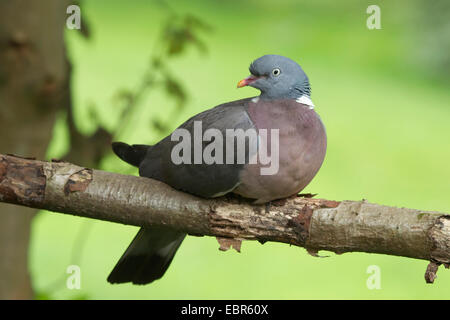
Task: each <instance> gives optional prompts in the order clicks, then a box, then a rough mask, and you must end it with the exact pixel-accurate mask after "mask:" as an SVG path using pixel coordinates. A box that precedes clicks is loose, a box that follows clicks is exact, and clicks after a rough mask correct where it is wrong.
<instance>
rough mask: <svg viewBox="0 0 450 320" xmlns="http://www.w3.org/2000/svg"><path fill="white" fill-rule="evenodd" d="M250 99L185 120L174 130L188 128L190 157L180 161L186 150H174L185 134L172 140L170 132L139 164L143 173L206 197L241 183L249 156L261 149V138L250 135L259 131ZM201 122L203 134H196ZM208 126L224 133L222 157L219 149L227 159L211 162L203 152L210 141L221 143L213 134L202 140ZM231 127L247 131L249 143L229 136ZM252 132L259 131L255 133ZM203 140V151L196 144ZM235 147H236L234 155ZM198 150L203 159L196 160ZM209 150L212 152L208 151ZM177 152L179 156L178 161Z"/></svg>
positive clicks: (230, 189)
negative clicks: (257, 145)
mask: <svg viewBox="0 0 450 320" xmlns="http://www.w3.org/2000/svg"><path fill="white" fill-rule="evenodd" d="M249 101H250V99H244V100H239V101H235V102H230V103H227V104H224V105H219V106H217V107H215V108H213V109H209V110H206V111H204V112H202V113H200V114H198V115H196V116H194V117H192V118H191V119H189V120H188V121H186V122H185V123H183V124H182V125H181V126H180V127H179V128H178V129H177V130H178V131H177V130H175V131H174V132H177V133H180V132H181V131H183V130H185V131H184V132H185V133H186V132H188V133H189V135H190V137H191V144H190V161H184V162H183V163H179V164H177V162H179V161H180V159H179V156H180V155H181V156H183V155H184V153H179V152H178V153H177V152H175V153H174V154H172V151H173V150H174V147H175V146H176V145H178V146H180V145H179V144H180V143H181V142H182V138H180V139H179V141H177V140H175V141H172V138H171V136H172V135H169V136H168V137H166V138H165V139H163V140H161V141H160V142H159V143H157V144H156V145H154V146H152V147H150V148H149V149H148V151H147V154H146V156H145V158H144V160H143V161H142V162H141V164H140V166H139V173H140V175H141V176H145V177H149V178H154V179H157V180H160V181H162V182H164V183H166V184H168V185H170V186H172V187H173V188H175V189H178V190H182V191H185V192H188V193H191V194H195V195H198V196H202V197H206V198H211V197H217V196H221V195H224V194H226V193H228V192H231V191H232V190H233V189H234V188H236V187H237V186H238V185H239V174H240V172H241V170H242V169H243V168H244V164H245V163H248V161H249V159H250V158H251V157H252V156H253V155H254V153H256V152H255V151H256V150H255V149H257V147H255V144H257V141H255V140H257V139H250V138H249V137H252V138H254V137H256V133H257V132H256V128H255V127H254V124H253V122H252V121H251V119H250V117H249V115H248V113H247V104H248V102H249ZM199 125H201V129H202V130H201V131H202V132H201V134H200V135H198V134H197V136H195V133H196V132H194V131H196V128H197V130H198V127H199ZM180 129H181V131H180ZM208 129H217V130H218V131H216V132H220V134H221V138H222V157H220V152H219V157H218V158H219V159H222V160H223V161H222V163H219V161H217V162H214V163H211V164H207V162H206V161H205V160H206V159H205V158H204V157H203V156H202V155H203V154H202V151H204V150H205V148H206V147H207V146H208V145H209V144H210V143H217V141H216V139H215V138H212V139H211V140H210V141H202V140H203V139H202V134H203V133H205V132H206V131H207V130H208ZM227 129H231V130H232V133H238V134H240V135H241V137H242V136H243V135H244V140H245V146H244V147H243V148H241V149H240V150H239V149H238V146H239V144H240V141H239V139H237V138H232V139H228V140H227V137H226V136H227V134H229V132H228V133H227ZM239 129H241V131H240V132H239V131H236V130H239ZM249 129H250V130H249ZM197 132H198V131H197ZM245 133H249V135H248V136H247V137H245ZM252 133H254V134H255V135H254V136H252ZM199 140H200V143H201V149H200V151H199V148H197V149H195V146H194V145H195V143H198V141H199ZM230 143H232V144H233V146H231V145H230ZM227 144H228V147H227ZM216 146H217V144H216ZM219 146H220V144H219ZM241 146H242V144H241ZM250 146H252V147H250ZM211 149H212V148H211ZM211 149H209V150H211ZM243 149H244V150H243ZM217 150H219V148H218V149H217ZM217 150H216V151H217ZM231 150H233V151H232V152H233V155H230V153H231ZM227 151H228V159H232V161H231V162H232V163H227ZM242 151H244V155H242ZM199 152H200V153H199ZM195 153H197V157H198V158H197V160H199V159H200V160H201V163H195V155H194V154H195ZM207 154H210V153H209V152H207ZM174 155H175V156H177V157H178V158H177V159H175V161H174ZM211 155H213V156H216V155H217V154H216V153H215V152H213V153H211ZM242 156H244V158H245V159H244V161H242V158H241V159H239V157H242ZM185 159H186V158H185ZM238 160H240V161H238ZM187 162H190V163H187ZM228 162H230V161H228Z"/></svg>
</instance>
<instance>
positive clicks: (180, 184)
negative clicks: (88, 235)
mask: <svg viewBox="0 0 450 320" xmlns="http://www.w3.org/2000/svg"><path fill="white" fill-rule="evenodd" d="M249 70H250V73H251V75H250V76H249V77H247V78H245V79H243V80H241V81H240V82H239V83H238V87H239V88H240V87H244V86H251V87H254V88H256V89H259V90H260V91H261V94H260V95H259V96H258V97H252V98H247V99H242V100H237V101H233V102H228V103H225V104H221V105H219V106H216V107H214V108H212V109H209V110H206V111H204V112H202V113H199V114H197V115H195V116H194V117H192V118H190V119H189V120H187V121H186V122H184V123H183V124H182V125H181V126H180V127H178V129H176V130H175V131H174V133H175V132H182V133H187V134H192V135H194V136H195V133H196V132H195V131H196V130H198V127H199V124H200V125H201V130H202V132H203V133H204V134H205V135H206V132H208V130H209V132H213V133H215V136H214V137H215V139H212V138H211V137H210V139H204V138H205V137H204V136H203V139H202V140H201V142H200V146H201V147H202V148H203V150H205V148H207V147H208V145H209V144H211V143H212V142H213V141H214V142H215V141H216V139H217V134H219V133H220V134H223V135H224V136H227V134H228V133H229V132H237V131H239V129H242V130H241V131H239V132H241V133H242V132H244V133H245V132H249V131H248V130H254V131H256V132H258V136H257V139H256V142H255V141H254V139H253V140H252V139H251V137H250V135H249V136H245V137H244V138H245V139H244V140H245V143H244V145H245V148H244V152H245V157H244V158H242V157H241V159H240V160H241V161H239V159H238V158H239V150H236V149H235V148H234V145H233V146H232V147H230V149H228V146H229V143H230V141H231V142H233V141H235V139H234V138H236V137H233V139H229V140H228V139H226V137H225V138H224V141H226V143H222V148H221V147H220V146H221V145H220V144H218V145H219V147H217V146H216V147H217V148H216V149H215V151H214V152H212V154H213V155H214V156H218V155H220V153H222V157H223V159H226V161H225V160H223V161H221V159H218V158H215V161H214V162H212V163H211V161H209V162H208V163H206V161H198V160H199V159H195V158H196V156H197V155H196V154H195V153H196V150H195V146H192V145H191V147H190V148H191V149H188V150H183V152H182V153H181V152H180V156H181V157H182V158H184V159H185V160H186V159H187V161H184V162H180V161H179V159H175V161H174V148H176V146H177V145H178V144H179V143H180V142H179V140H180V139H174V134H171V135H169V136H167V137H166V138H164V139H163V140H161V141H160V142H158V143H157V144H155V145H153V146H148V145H128V144H125V143H122V142H115V143H113V145H112V147H113V151H114V152H115V154H116V155H117V156H119V157H120V158H121V159H122V160H124V161H126V162H128V163H129V164H131V165H134V166H137V167H139V174H140V175H141V176H143V177H149V178H152V179H156V180H159V181H162V182H164V183H166V184H168V185H170V186H172V187H173V188H175V189H178V190H182V191H184V192H187V193H191V194H194V195H197V196H200V197H205V198H214V197H219V196H223V195H225V194H227V193H230V192H232V193H235V194H238V195H240V196H242V197H245V198H250V199H254V200H255V203H267V202H270V201H272V200H275V199H281V198H285V197H289V196H292V195H294V194H297V193H299V192H300V191H301V190H302V189H303V188H305V187H306V185H307V184H308V183H309V182H310V181H311V180H312V179H313V177H314V176H315V175H316V173H317V171H318V170H319V168H320V167H321V165H322V162H323V160H324V157H325V152H326V145H327V139H326V133H325V128H324V125H323V124H322V121H321V119H320V117H319V115H318V114H317V113H316V112H315V111H314V105H313V103H312V101H311V98H310V94H311V89H310V84H309V80H308V77H307V76H306V74H305V72H304V71H303V70H302V68H301V67H300V66H299V65H298V64H297V63H296V62H294V61H292V60H291V59H289V58H286V57H283V56H279V55H265V56H262V57H260V58H258V59H256V60H255V61H253V62H252V63H251V65H250V68H249ZM210 129H211V130H212V131H211V130H210ZM264 130H265V133H266V134H265V135H263V134H259V132H263V131H264ZM268 132H270V134H267V133H268ZM261 137H263V138H264V139H262V138H261ZM272 138H277V139H272ZM236 139H238V138H236ZM194 140H195V139H194ZM252 141H253V142H252ZM268 141H270V142H272V144H270V145H269V146H268V147H265V149H266V150H265V152H266V154H270V155H271V156H272V158H273V156H274V155H275V153H277V154H276V156H277V158H278V159H275V160H277V166H276V167H275V169H276V170H273V172H269V173H268V174H267V173H266V174H264V173H263V171H262V169H263V168H264V167H267V166H268V165H267V162H266V163H264V164H263V161H262V160H261V161H259V160H258V159H259V158H258V157H259V153H258V152H259V151H260V150H262V149H264V146H265V145H267V142H268ZM263 142H265V143H266V144H264V143H263ZM196 143H197V142H195V141H194V143H193V144H194V145H195V144H196ZM197 146H198V145H197ZM191 151H192V152H191ZM235 151H236V152H235ZM275 151H276V152H275ZM247 152H248V154H247ZM255 152H256V153H255ZM227 153H228V154H227ZM181 154H182V155H181ZM197 154H198V152H197ZM200 155H201V154H200ZM255 159H256V161H255ZM200 160H203V159H200ZM228 160H231V161H228ZM272 160H274V159H272ZM185 236H186V234H185V233H182V232H179V231H176V230H171V229H167V228H164V227H156V226H155V227H145V228H141V229H140V230H139V232H138V234H137V235H136V237H135V238H134V240H133V241H132V242H131V244H130V246H129V247H128V249H127V250H126V251H125V253H124V254H123V256H122V257H121V258H120V260H119V262H118V263H117V265H116V266H115V268H114V269H113V271H112V272H111V274H110V275H109V277H108V281H109V282H110V283H124V282H132V283H134V284H147V283H150V282H152V281H154V280H157V279H160V278H161V277H162V276H163V275H164V273H165V271H166V270H167V268H168V267H169V264H170V263H171V261H172V259H173V257H174V255H175V253H176V251H177V249H178V248H179V246H180V244H181V242H182V241H183V239H184V237H185Z"/></svg>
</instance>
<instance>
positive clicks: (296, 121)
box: [233, 99, 327, 203]
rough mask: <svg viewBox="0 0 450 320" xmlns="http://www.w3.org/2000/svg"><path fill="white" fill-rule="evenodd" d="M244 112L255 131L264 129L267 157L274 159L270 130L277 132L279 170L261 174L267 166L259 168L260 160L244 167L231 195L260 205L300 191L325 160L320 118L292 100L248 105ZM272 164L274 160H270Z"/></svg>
mask: <svg viewBox="0 0 450 320" xmlns="http://www.w3.org/2000/svg"><path fill="white" fill-rule="evenodd" d="M247 112H248V114H249V116H250V119H251V120H252V121H253V124H254V125H255V127H256V128H257V130H258V131H260V130H261V129H266V130H267V133H268V135H267V136H268V139H267V148H268V155H269V156H274V154H273V152H272V150H271V148H273V146H271V143H270V142H271V132H273V131H271V130H272V129H275V130H276V129H278V134H279V139H278V148H279V157H278V171H277V172H276V173H275V174H269V175H264V174H262V172H261V168H262V167H268V166H269V165H262V164H261V163H260V161H259V160H258V163H256V164H247V165H246V166H245V168H244V169H243V170H242V171H241V174H240V184H239V186H238V187H237V188H236V189H235V190H234V191H233V192H234V193H237V194H240V195H242V196H244V197H247V198H253V199H257V202H258V203H263V202H267V201H271V200H275V199H280V198H285V197H289V196H291V195H294V194H296V193H298V192H300V191H301V190H303V189H304V188H305V187H306V186H307V185H308V184H309V182H311V180H312V179H313V178H314V176H315V175H316V173H317V171H318V170H319V169H320V167H321V165H322V162H323V160H324V157H325V152H326V147H327V138H326V132H325V128H324V126H323V124H322V121H321V120H320V117H319V115H318V114H317V113H316V112H315V111H314V109H311V108H310V107H309V106H307V105H304V104H301V103H298V102H297V101H295V100H291V99H286V100H275V101H274V100H272V101H268V100H259V101H256V102H249V104H248V109H247ZM260 141H261V140H260ZM263 142H264V141H263ZM260 148H261V146H259V147H258V149H260ZM271 161H272V162H273V161H275V159H274V158H273V157H272V159H271Z"/></svg>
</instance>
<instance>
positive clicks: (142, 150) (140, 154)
mask: <svg viewBox="0 0 450 320" xmlns="http://www.w3.org/2000/svg"><path fill="white" fill-rule="evenodd" d="M148 148H150V146H146V145H144V144H133V145H131V146H130V145H128V144H126V143H123V142H113V143H112V149H113V151H114V153H115V154H116V155H117V156H118V157H119V158H120V159H122V160H123V161H125V162H128V163H129V164H131V165H133V166H136V167H139V165H140V164H141V162H142V161H143V160H144V158H145V155H146V154H147V151H148Z"/></svg>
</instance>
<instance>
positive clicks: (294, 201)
mask: <svg viewBox="0 0 450 320" xmlns="http://www.w3.org/2000/svg"><path fill="white" fill-rule="evenodd" d="M0 201H1V202H8V203H13V204H19V205H24V206H28V207H33V208H39V209H46V210H50V211H56V212H61V213H67V214H72V215H76V216H82V217H89V218H93V219H100V220H106V221H112V222H120V223H123V224H128V225H135V226H151V225H159V226H166V227H169V228H173V229H177V230H180V231H184V232H186V233H188V234H191V235H197V236H203V235H207V236H215V237H217V238H218V240H219V242H220V243H221V249H227V248H229V246H230V245H233V247H234V248H235V249H238V250H239V246H240V243H239V242H240V240H242V239H246V240H258V241H260V242H262V243H264V242H266V241H277V242H283V243H288V244H291V245H296V246H300V247H304V248H306V249H307V250H308V252H309V253H311V254H313V255H316V254H317V252H318V251H319V250H329V251H333V252H336V253H338V254H340V253H344V252H353V251H360V252H369V253H382V254H389V255H396V256H404V257H410V258H416V259H424V260H428V261H430V264H429V266H428V268H427V271H426V274H425V279H426V281H427V282H433V280H434V278H435V277H436V271H437V268H438V266H439V265H440V264H444V265H445V266H446V267H447V268H448V266H449V264H450V215H448V214H444V213H438V212H431V211H421V210H415V209H406V208H395V207H388V206H382V205H377V204H373V203H369V202H366V201H364V200H363V201H331V200H325V199H312V198H303V197H297V196H295V197H291V198H289V199H284V200H279V201H275V202H272V204H271V206H270V207H267V206H265V205H254V204H252V203H251V202H249V201H248V200H246V199H242V198H238V197H222V198H219V199H213V200H211V199H202V198H198V197H195V196H192V195H189V194H186V193H183V192H179V191H176V190H174V189H172V188H171V187H169V186H168V185H165V184H164V183H161V182H159V181H156V180H152V179H148V178H142V177H135V176H129V175H122V174H116V173H111V172H105V171H100V170H92V169H88V168H83V167H79V166H76V165H73V164H70V163H66V162H44V161H37V160H32V159H24V158H19V157H15V156H5V155H1V154H0ZM224 238H225V239H228V240H224ZM230 239H237V240H238V241H237V243H236V241H230Z"/></svg>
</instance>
